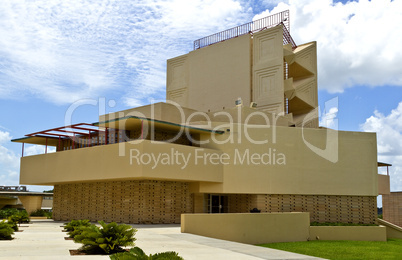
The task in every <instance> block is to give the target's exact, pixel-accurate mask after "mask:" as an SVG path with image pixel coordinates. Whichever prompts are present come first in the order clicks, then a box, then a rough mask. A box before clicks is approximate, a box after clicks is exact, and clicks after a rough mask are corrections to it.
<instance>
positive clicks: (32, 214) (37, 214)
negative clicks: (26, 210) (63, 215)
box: [29, 209, 46, 217]
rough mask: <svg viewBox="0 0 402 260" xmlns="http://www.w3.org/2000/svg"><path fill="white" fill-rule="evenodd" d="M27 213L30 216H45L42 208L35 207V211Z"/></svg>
mask: <svg viewBox="0 0 402 260" xmlns="http://www.w3.org/2000/svg"><path fill="white" fill-rule="evenodd" d="M29 215H30V216H31V217H46V211H45V210H43V209H37V210H35V211H32V212H31V214H29Z"/></svg>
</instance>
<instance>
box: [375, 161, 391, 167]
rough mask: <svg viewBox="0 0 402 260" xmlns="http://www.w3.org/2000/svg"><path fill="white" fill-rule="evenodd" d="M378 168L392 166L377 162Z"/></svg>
mask: <svg viewBox="0 0 402 260" xmlns="http://www.w3.org/2000/svg"><path fill="white" fill-rule="evenodd" d="M377 166H378V167H383V166H392V164H389V163H384V162H377Z"/></svg>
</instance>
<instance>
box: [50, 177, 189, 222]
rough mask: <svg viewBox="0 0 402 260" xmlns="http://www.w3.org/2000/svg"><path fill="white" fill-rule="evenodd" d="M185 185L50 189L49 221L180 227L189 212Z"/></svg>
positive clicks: (134, 183) (90, 185)
mask: <svg viewBox="0 0 402 260" xmlns="http://www.w3.org/2000/svg"><path fill="white" fill-rule="evenodd" d="M192 206H193V202H192V196H191V194H190V193H189V188H188V183H185V182H171V181H110V182H91V183H76V184H62V185H55V186H54V202H53V218H54V220H62V221H69V220H72V219H89V220H91V221H99V220H103V221H106V222H111V221H115V222H123V223H137V224H138V223H140V224H158V223H160V224H169V223H180V214H181V213H191V212H193V208H192Z"/></svg>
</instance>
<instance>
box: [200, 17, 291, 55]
mask: <svg viewBox="0 0 402 260" xmlns="http://www.w3.org/2000/svg"><path fill="white" fill-rule="evenodd" d="M289 19H290V17H289V10H286V11H283V12H280V13H277V14H273V15H270V16H267V17H264V18H262V19H258V20H255V21H252V22H249V23H246V24H242V25H239V26H236V27H234V28H231V29H227V30H225V31H222V32H219V33H215V34H212V35H210V36H206V37H203V38H200V39H198V40H195V41H194V50H196V49H200V48H203V47H206V46H209V45H211V44H214V43H218V42H222V41H226V40H229V39H231V38H235V37H238V36H240V35H244V34H248V33H255V32H258V31H261V30H264V29H267V28H271V27H274V26H277V25H279V24H283V43H284V44H288V43H290V44H292V47H293V49H294V48H296V47H297V45H296V43H295V42H294V41H293V39H292V36H291V35H290V33H289V32H290V21H289Z"/></svg>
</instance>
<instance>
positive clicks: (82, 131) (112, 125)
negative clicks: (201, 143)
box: [11, 116, 224, 157]
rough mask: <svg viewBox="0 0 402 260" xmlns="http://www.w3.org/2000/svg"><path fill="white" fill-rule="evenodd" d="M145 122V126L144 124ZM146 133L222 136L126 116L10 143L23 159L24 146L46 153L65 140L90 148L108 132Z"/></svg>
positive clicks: (32, 136)
mask: <svg viewBox="0 0 402 260" xmlns="http://www.w3.org/2000/svg"><path fill="white" fill-rule="evenodd" d="M144 122H146V124H144ZM145 127H146V130H147V131H148V128H149V127H154V128H163V129H165V130H170V131H175V132H179V131H183V130H185V131H187V132H188V133H190V134H194V133H197V134H201V133H204V134H205V133H216V134H223V133H224V131H221V130H211V129H207V128H200V127H194V126H189V125H181V124H176V123H171V122H167V121H162V120H156V119H150V118H143V117H137V116H127V117H122V118H117V119H112V120H108V121H103V122H96V123H92V124H89V123H79V124H73V125H68V126H62V127H56V128H52V129H48V130H43V131H39V132H35V133H31V134H27V135H26V136H25V137H22V138H18V139H13V140H11V141H12V142H16V143H22V157H24V144H25V143H28V144H36V145H44V146H45V153H47V147H48V146H54V147H58V146H60V144H61V142H62V141H63V140H66V139H71V140H76V138H78V137H79V138H80V139H87V140H88V142H87V144H86V146H85V147H90V146H92V142H91V141H90V140H91V138H92V137H94V136H100V135H101V134H104V135H105V136H107V135H108V132H109V131H122V130H129V129H135V128H141V139H142V138H143V136H144V134H143V132H144V128H145ZM107 140H108V138H105V139H104V144H108V141H107ZM74 148H75V147H74V142H72V149H74Z"/></svg>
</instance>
